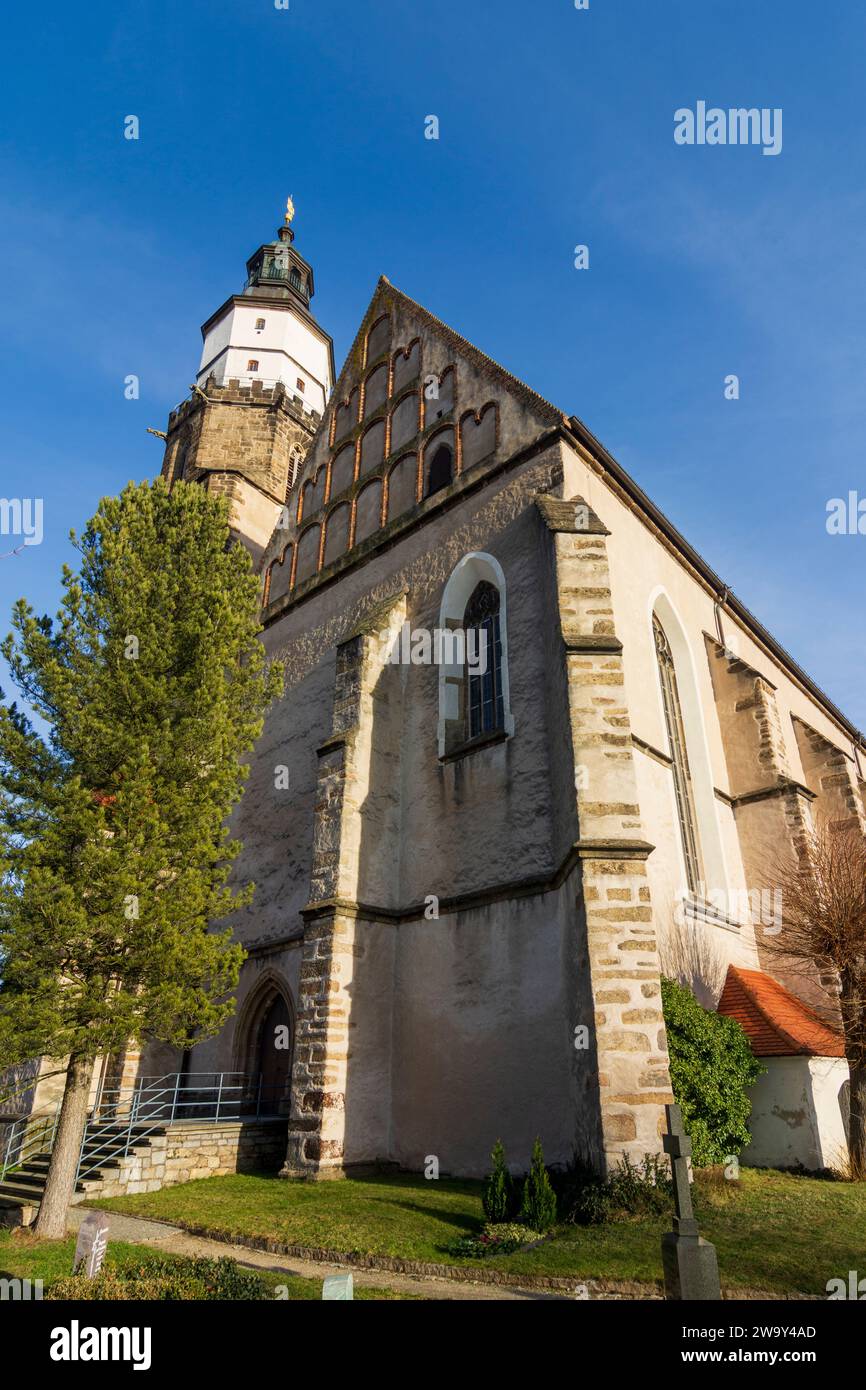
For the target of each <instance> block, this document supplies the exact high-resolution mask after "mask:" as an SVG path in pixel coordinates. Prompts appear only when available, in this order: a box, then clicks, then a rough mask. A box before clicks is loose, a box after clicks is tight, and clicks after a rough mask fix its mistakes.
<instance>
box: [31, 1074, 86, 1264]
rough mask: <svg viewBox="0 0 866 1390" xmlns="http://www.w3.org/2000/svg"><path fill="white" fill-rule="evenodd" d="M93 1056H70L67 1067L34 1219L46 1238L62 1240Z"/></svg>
mask: <svg viewBox="0 0 866 1390" xmlns="http://www.w3.org/2000/svg"><path fill="white" fill-rule="evenodd" d="M93 1067H94V1059H93V1058H92V1057H80V1056H76V1055H73V1056H71V1057H70V1058H69V1066H68V1067H67V1068H66V1088H65V1090H64V1092H63V1103H62V1105H61V1107H60V1122H59V1124H58V1126H57V1134H56V1137H55V1140H54V1149H53V1151H52V1154H51V1164H50V1166H49V1169H48V1180H47V1182H46V1184H45V1191H44V1193H43V1194H42V1204H41V1206H40V1208H39V1216H38V1217H37V1219H36V1226H35V1228H34V1229H35V1232H36V1235H37V1236H42V1237H43V1238H44V1239H45V1240H64V1239H65V1237H66V1222H67V1218H68V1215H69V1204H70V1202H71V1200H72V1194H73V1192H74V1190H75V1176H76V1173H77V1172H78V1156H79V1154H80V1152H81V1140H82V1138H83V1136H84V1126H85V1124H86V1123H87V1102H88V1099H89V1097H90V1082H91V1079H92V1077H93Z"/></svg>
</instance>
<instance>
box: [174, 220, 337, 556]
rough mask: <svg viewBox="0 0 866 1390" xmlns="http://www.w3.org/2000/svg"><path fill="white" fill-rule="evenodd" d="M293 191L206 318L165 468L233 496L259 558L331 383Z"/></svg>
mask: <svg viewBox="0 0 866 1390" xmlns="http://www.w3.org/2000/svg"><path fill="white" fill-rule="evenodd" d="M294 212H295V209H294V205H293V203H292V200H291V198H290V199H289V201H288V203H287V206H286V217H285V222H284V224H283V226H281V227H280V228H279V229H278V231H277V235H276V239H275V240H274V241H270V242H267V243H266V244H265V245H263V246H260V247H259V248H258V250H257V251H255V252H254V253H253V255H252V256H250V258H249V260H248V261H247V280H246V284H245V285H244V288H243V290H242V291H241V293H240V294H233V295H230V296H229V298H228V299H227V300H226V301H225V303H224V304H223V305H221V307H220V308H219V309H217V311H216V313H214V314H212V315H211V317H210V318H209V319H208V320H207V322H206V323H204V324H203V325H202V330H201V333H202V340H203V341H202V354H201V362H200V364H199V369H198V373H197V375H196V380H195V384H194V385H193V386H192V387H191V388H190V392H191V394H190V396H189V397H188V398H187V399H186V400H184V401H182V402H181V404H180V405H179V406H177V407H176V409H174V410H173V411H172V412H171V414H170V416H169V420H168V431H167V434H166V445H165V457H164V459H163V465H162V475H163V477H164V478H167V479H168V481H169V482H170V483H171V482H174V481H176V480H177V479H178V478H184V479H186V480H187V481H193V482H200V483H202V484H203V486H205V487H207V488H208V490H209V491H211V492H221V493H223V494H225V496H227V497H228V498H229V502H230V505H231V525H232V530H233V532H234V534H235V535H236V536H237V537H238V539H239V540H241V541H243V543H244V544H245V545H246V546H247V548H248V549H249V550H250V551H251V553H252V555H253V559H254V560H255V561H256V563H258V561H259V559H260V557H261V554H262V551H263V549H264V547H265V546H266V545H267V543H268V540H269V539H270V537H271V534H272V532H273V530H274V527H275V525H276V522H277V519H278V517H279V514H280V511H281V509H282V507H283V506H284V504H285V502H286V499H287V497H288V494H289V492H290V491H291V488H292V484H293V482H294V479H295V476H296V472H297V468H298V465H299V463H300V461H301V459H302V458H303V456H304V454H305V453H306V450H307V447H308V445H309V443H310V440H311V439H312V437H313V435H314V434H315V432H316V429H317V427H318V424H319V421H320V419H321V417H322V414H323V412H324V410H325V407H326V405H327V403H328V398H329V396H330V394H331V389H332V386H333V383H334V348H333V343H332V341H331V338H330V336H329V335H328V334H327V333H325V332H324V330H323V329H322V328H320V327H319V325H318V323H317V322H316V320H315V318H314V316H313V314H312V313H311V312H310V301H311V299H312V297H313V294H314V285H313V269H312V266H311V265H310V264H309V262H308V261H305V260H304V258H303V257H302V256H301V255H299V253H298V252H297V251H296V250H295V246H294V241H295V234H294V231H293V230H292V227H291V222H292V219H293V217H294Z"/></svg>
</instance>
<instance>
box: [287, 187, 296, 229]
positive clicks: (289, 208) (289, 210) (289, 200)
mask: <svg viewBox="0 0 866 1390" xmlns="http://www.w3.org/2000/svg"><path fill="white" fill-rule="evenodd" d="M294 215H295V205H294V203H293V202H292V195H291V193H290V194H289V196H288V198H287V199H286V225H287V226H288V224H289V223H290V222H291V220H292V218H293V217H294Z"/></svg>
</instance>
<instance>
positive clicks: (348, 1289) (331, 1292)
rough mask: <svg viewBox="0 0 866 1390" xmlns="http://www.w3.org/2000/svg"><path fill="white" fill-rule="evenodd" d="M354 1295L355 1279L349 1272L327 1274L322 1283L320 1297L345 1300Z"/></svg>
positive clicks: (352, 1297)
mask: <svg viewBox="0 0 866 1390" xmlns="http://www.w3.org/2000/svg"><path fill="white" fill-rule="evenodd" d="M354 1297H355V1281H354V1279H353V1278H352V1275H351V1274H329V1275H328V1277H327V1279H326V1280H325V1282H324V1284H323V1285H322V1298H323V1299H325V1298H327V1299H330V1300H337V1301H339V1302H341V1303H342V1302H345V1301H346V1300H347V1299H354Z"/></svg>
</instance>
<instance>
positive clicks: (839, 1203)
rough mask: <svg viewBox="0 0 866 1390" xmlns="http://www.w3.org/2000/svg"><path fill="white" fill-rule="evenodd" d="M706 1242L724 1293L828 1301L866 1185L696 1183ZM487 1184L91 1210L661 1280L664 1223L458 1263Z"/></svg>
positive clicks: (862, 1220) (862, 1235)
mask: <svg viewBox="0 0 866 1390" xmlns="http://www.w3.org/2000/svg"><path fill="white" fill-rule="evenodd" d="M694 1192H695V1208H696V1212H697V1216H698V1220H699V1222H700V1227H701V1233H702V1235H704V1236H705V1237H706V1239H708V1240H711V1241H712V1242H713V1243H714V1245H715V1246H716V1249H717V1251H718V1257H719V1268H720V1271H721V1276H722V1284H723V1287H726V1288H728V1289H765V1290H767V1291H775V1292H777V1293H783V1294H785V1293H787V1294H790V1293H811V1294H819V1295H825V1296H826V1284H827V1280H828V1279H831V1278H835V1277H839V1276H841V1277H847V1272H848V1270H849V1269H861V1270H862V1269H863V1268H864V1267H866V1184H864V1183H842V1182H826V1181H822V1180H819V1179H816V1178H807V1177H796V1176H792V1175H791V1174H787V1173H778V1172H773V1171H766V1170H758V1169H743V1170H742V1172H741V1179H740V1182H739V1183H738V1184H733V1183H718V1182H709V1181H707V1180H706V1179H704V1178H703V1177H702V1176H701V1175H700V1174H699V1175H698V1178H697V1180H696V1183H695V1189H694ZM480 1193H481V1185H480V1183H475V1182H463V1181H455V1180H450V1179H444V1178H443V1179H440V1180H439V1181H437V1182H433V1181H425V1179H423V1178H420V1177H416V1176H414V1175H401V1176H397V1177H394V1176H387V1177H381V1178H370V1179H367V1180H364V1181H355V1180H344V1181H337V1182H323V1183H305V1182H290V1181H289V1182H287V1181H286V1180H285V1179H280V1178H277V1177H272V1176H265V1175H262V1176H256V1175H241V1174H235V1175H232V1176H230V1177H218V1178H206V1179H203V1180H201V1181H198V1182H190V1183H184V1184H181V1185H179V1186H177V1187H168V1188H165V1189H164V1190H163V1191H161V1192H152V1193H140V1194H136V1195H134V1196H130V1197H118V1198H113V1199H111V1200H107V1201H103V1202H95V1203H93V1204H92V1205H94V1206H101V1207H105V1208H107V1209H109V1210H112V1211H120V1212H125V1213H127V1214H128V1215H138V1216H148V1217H154V1218H156V1219H157V1220H163V1221H171V1222H173V1223H175V1224H176V1225H178V1226H192V1227H195V1226H199V1227H207V1228H208V1229H210V1230H212V1231H214V1232H219V1233H220V1234H223V1235H225V1236H226V1237H234V1238H237V1239H238V1240H241V1241H242V1240H243V1238H244V1237H245V1236H247V1237H249V1236H253V1237H266V1238H270V1239H273V1240H277V1241H280V1242H282V1243H285V1244H287V1245H307V1246H317V1247H324V1248H327V1249H331V1250H339V1251H342V1252H345V1253H347V1254H352V1253H357V1254H361V1253H363V1254H372V1255H376V1254H379V1255H396V1256H400V1257H402V1258H404V1259H413V1260H427V1261H435V1262H438V1263H452V1264H456V1265H459V1266H462V1267H465V1268H466V1269H467V1271H468V1270H471V1269H473V1268H477V1267H483V1268H491V1269H496V1268H499V1269H507V1270H510V1271H512V1272H514V1273H519V1274H534V1275H558V1276H564V1277H567V1278H574V1279H575V1280H581V1279H592V1278H596V1279H616V1280H638V1281H641V1282H654V1281H660V1280H661V1278H662V1268H661V1250H660V1240H661V1235H662V1232H663V1231H664V1230H666V1229H669V1228H670V1220H669V1218H667V1217H663V1218H652V1219H650V1218H634V1219H629V1220H624V1221H620V1222H614V1223H610V1224H607V1225H604V1226H590V1227H580V1226H562V1227H560V1228H558V1230H557V1231H556V1233H555V1234H554V1235H553V1237H552V1238H551V1239H549V1240H548V1241H546V1242H545V1243H544V1244H543V1245H541V1246H539V1247H538V1248H537V1249H535V1250H526V1251H522V1252H517V1253H515V1254H513V1255H500V1256H497V1257H496V1258H494V1259H486V1260H467V1259H454V1258H453V1257H451V1256H449V1255H448V1254H447V1253H446V1250H445V1247H446V1246H447V1244H448V1243H449V1242H450V1241H452V1240H454V1239H455V1238H456V1237H457V1236H460V1235H463V1234H466V1233H467V1232H472V1231H475V1230H477V1229H478V1227H479V1226H480V1224H481V1221H482V1219H483V1218H482V1211H481V1199H480Z"/></svg>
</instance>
